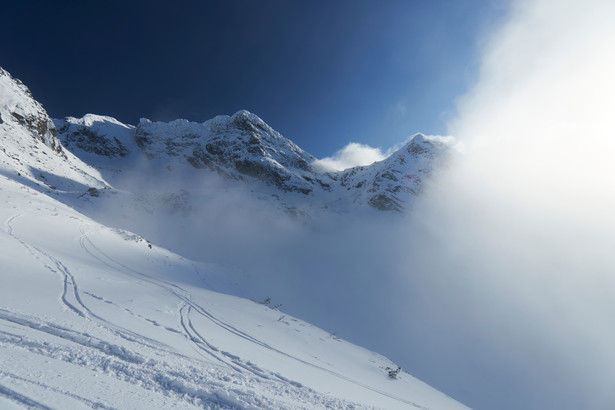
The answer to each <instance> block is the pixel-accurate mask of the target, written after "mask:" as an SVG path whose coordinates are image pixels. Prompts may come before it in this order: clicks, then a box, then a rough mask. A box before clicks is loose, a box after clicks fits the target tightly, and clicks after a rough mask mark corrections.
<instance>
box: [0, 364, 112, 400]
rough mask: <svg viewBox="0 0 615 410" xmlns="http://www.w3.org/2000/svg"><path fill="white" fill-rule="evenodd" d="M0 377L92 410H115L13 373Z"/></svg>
mask: <svg viewBox="0 0 615 410" xmlns="http://www.w3.org/2000/svg"><path fill="white" fill-rule="evenodd" d="M0 376H5V377H7V378H9V379H13V380H18V381H20V382H23V383H28V384H32V385H34V386H37V387H40V388H42V389H44V390H48V391H51V392H54V393H58V394H61V395H64V396H67V397H70V398H72V399H75V400H77V401H79V402H81V403H83V404H85V405H86V406H89V407H91V408H93V409H103V410H117V409H116V408H115V407H109V406H106V405H104V404H103V403H101V402H95V401H92V400H90V399H87V398H85V397H82V396H79V395H77V394H75V393H72V392H70V391H67V390H64V389H59V388H57V387H52V386H49V385H47V384H45V383H41V382H38V381H34V380H30V379H26V378H25V377H21V376H18V375H16V374H13V373H9V372H5V371H2V370H0Z"/></svg>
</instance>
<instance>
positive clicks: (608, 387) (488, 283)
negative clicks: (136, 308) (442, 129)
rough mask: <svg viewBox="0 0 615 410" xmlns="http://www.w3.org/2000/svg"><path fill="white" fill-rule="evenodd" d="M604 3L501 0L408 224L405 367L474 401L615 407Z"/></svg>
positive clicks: (612, 127)
mask: <svg viewBox="0 0 615 410" xmlns="http://www.w3.org/2000/svg"><path fill="white" fill-rule="evenodd" d="M614 16H615V3H613V2H609V1H589V2H583V3H580V2H574V1H551V0H538V1H516V2H513V3H512V4H511V8H510V13H509V17H508V19H507V20H506V21H505V22H504V23H503V24H502V25H501V26H500V27H498V28H497V29H496V30H495V31H494V32H493V33H491V35H490V37H489V41H487V42H486V43H485V45H484V49H483V52H482V55H481V66H480V72H479V76H478V80H477V82H476V84H475V85H474V86H473V87H472V88H471V90H470V92H469V93H468V94H467V95H465V96H463V97H462V98H460V99H459V101H458V115H457V117H456V118H455V119H454V120H453V121H452V122H451V123H450V127H449V133H450V134H451V135H454V136H455V137H456V138H457V139H458V141H460V142H461V144H462V146H463V154H462V155H459V156H457V157H456V160H455V161H454V162H453V164H452V165H451V166H450V168H448V169H447V170H446V171H445V172H443V173H441V174H440V175H439V176H438V178H437V181H435V182H434V183H432V184H431V185H430V189H429V190H427V192H426V193H425V195H423V196H422V197H421V198H420V199H419V203H418V204H417V206H416V209H415V210H414V212H413V213H412V216H411V222H409V223H408V226H407V232H408V236H409V237H412V238H417V237H419V238H421V244H420V248H419V249H416V248H415V250H414V251H411V252H409V255H408V257H407V260H406V262H405V266H406V270H407V274H406V275H405V276H403V278H404V279H403V280H402V281H401V283H403V285H400V286H405V287H406V288H407V289H408V295H412V296H411V297H409V298H411V299H413V300H412V302H410V303H409V304H408V306H407V312H408V317H407V321H406V323H407V325H406V326H404V327H402V329H404V334H405V337H404V339H405V340H409V341H410V346H409V350H412V351H413V352H414V353H415V354H416V355H417V356H418V357H417V358H414V359H411V363H412V366H414V368H417V369H420V371H421V372H422V374H421V376H423V379H424V380H425V381H427V382H428V383H432V384H433V385H434V386H435V387H437V388H440V389H441V390H443V391H445V392H447V393H448V394H450V395H452V396H453V397H455V398H457V399H458V400H460V401H462V402H463V403H465V404H467V405H469V406H471V407H474V408H485V409H487V408H499V409H504V408H509V409H519V408H525V409H529V408H535V409H539V408H543V409H544V408H558V409H566V408H571V409H572V408H592V409H594V408H595V409H604V408H614V407H615V391H614V390H613V389H612V380H613V378H614V377H615V352H614V351H613V347H612V346H614V345H615V327H613V325H612V322H613V315H614V314H615V299H613V297H612V292H613V290H614V289H615V253H614V252H613V250H614V249H615V229H614V228H615V226H614V225H615V218H614V217H613V209H615V208H614V206H615V180H614V179H615V162H613V159H612V158H613V152H614V148H615V140H614V137H615V116H614V115H613V113H615V101H614V100H615V80H614V77H613V73H615V48H614V47H613V39H615V26H613V24H612V19H613V17H614ZM425 372H427V373H429V374H427V373H425ZM445 373H448V374H445Z"/></svg>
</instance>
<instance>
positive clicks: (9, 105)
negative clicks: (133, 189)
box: [0, 68, 106, 192]
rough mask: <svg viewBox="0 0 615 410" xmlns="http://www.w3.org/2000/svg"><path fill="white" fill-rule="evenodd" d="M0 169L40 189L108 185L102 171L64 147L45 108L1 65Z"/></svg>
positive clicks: (83, 190) (62, 189)
mask: <svg viewBox="0 0 615 410" xmlns="http://www.w3.org/2000/svg"><path fill="white" fill-rule="evenodd" d="M0 144H1V146H0V149H1V151H0V173H2V174H3V175H10V176H11V177H12V178H17V179H19V180H21V181H23V182H24V183H27V184H28V185H30V186H32V187H34V188H36V189H37V190H48V191H50V192H51V191H54V192H58V191H64V192H67V191H68V192H85V191H86V190H87V189H88V188H89V187H95V188H103V187H105V186H106V183H105V182H104V180H103V178H102V177H101V175H100V173H99V172H98V171H96V170H95V169H94V168H92V167H90V166H88V165H86V164H85V163H83V162H82V161H81V160H79V159H78V158H77V157H75V156H74V155H73V154H72V153H70V152H69V151H66V150H64V149H63V148H62V145H61V144H60V140H59V139H58V137H57V130H56V127H55V125H54V123H53V122H52V121H51V119H50V118H49V116H48V115H47V112H46V111H45V109H44V108H43V107H42V106H41V104H40V103H38V102H37V101H36V100H34V98H32V94H31V93H30V91H29V90H28V88H27V87H26V86H25V85H24V84H22V83H21V81H19V80H17V79H14V78H13V77H11V75H10V74H9V73H7V72H6V71H5V70H3V69H2V68H0Z"/></svg>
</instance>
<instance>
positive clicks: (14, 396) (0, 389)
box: [0, 384, 52, 410]
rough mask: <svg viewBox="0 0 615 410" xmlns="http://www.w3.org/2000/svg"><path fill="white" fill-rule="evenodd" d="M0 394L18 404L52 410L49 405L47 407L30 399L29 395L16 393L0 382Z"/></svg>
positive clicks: (41, 409)
mask: <svg viewBox="0 0 615 410" xmlns="http://www.w3.org/2000/svg"><path fill="white" fill-rule="evenodd" d="M0 396H2V397H5V398H7V399H9V400H11V401H13V402H16V403H17V404H20V405H22V406H24V407H27V408H28V409H40V410H52V409H51V407H47V406H45V405H42V404H41V403H39V402H37V401H34V400H32V399H31V398H29V397H26V396H24V395H22V394H19V393H17V392H16V391H14V390H11V389H9V388H8V387H5V386H3V385H1V384H0Z"/></svg>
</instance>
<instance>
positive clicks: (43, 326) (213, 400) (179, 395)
mask: <svg viewBox="0 0 615 410" xmlns="http://www.w3.org/2000/svg"><path fill="white" fill-rule="evenodd" d="M3 322H4V323H3ZM7 323H8V324H9V325H10V324H17V325H20V326H18V327H17V328H15V329H16V330H21V329H24V328H29V329H31V330H35V331H39V332H43V333H45V334H47V335H50V336H53V337H57V338H59V339H60V340H62V341H68V342H75V343H77V344H80V345H81V346H82V347H83V348H75V347H72V346H71V345H70V344H68V345H67V344H66V343H63V344H56V343H53V342H49V341H38V340H35V339H30V338H28V337H26V336H22V335H18V334H16V333H12V332H9V331H3V330H0V343H1V344H2V346H3V348H4V349H21V350H26V351H29V352H31V353H33V354H37V355H42V356H44V357H48V358H51V359H56V360H61V361H64V362H66V363H70V364H74V365H77V366H79V367H82V368H87V369H89V370H91V371H95V372H101V373H104V374H106V375H109V376H112V377H114V378H115V379H118V380H121V381H123V382H127V383H130V384H133V385H136V386H139V387H140V388H143V389H146V390H149V391H152V392H155V393H159V394H162V395H164V396H169V393H170V397H171V398H172V400H174V401H175V403H176V404H180V407H183V406H182V403H183V405H184V406H185V405H191V406H198V407H202V408H216V409H237V408H242V409H258V408H280V407H284V405H283V404H282V403H279V402H275V401H273V400H272V399H269V398H267V397H265V396H262V395H259V394H257V393H255V392H254V391H251V392H250V391H245V390H242V389H238V388H237V387H236V386H237V383H238V384H240V385H250V386H253V387H256V388H257V389H258V387H257V386H258V385H261V386H262V387H264V388H265V389H266V390H268V391H270V392H273V393H274V395H275V396H278V395H279V394H280V393H281V392H284V393H285V394H290V395H292V396H293V397H294V399H295V400H297V401H302V402H304V403H306V404H307V405H308V406H307V407H311V406H316V407H322V408H348V407H352V406H349V404H350V403H348V402H346V401H344V400H340V399H334V398H330V397H322V396H319V395H318V394H317V393H316V392H315V391H313V390H312V389H306V388H299V387H297V386H293V385H291V386H288V385H280V383H273V382H272V381H269V380H257V379H254V378H248V377H246V376H244V375H238V374H233V375H232V377H229V374H228V371H222V370H221V368H219V367H211V366H202V365H199V366H198V367H195V363H194V359H191V358H187V357H178V360H179V361H180V362H179V363H177V365H175V366H173V367H170V366H169V365H168V364H167V363H166V361H163V362H160V361H156V360H154V359H149V360H145V359H144V358H143V357H141V356H135V354H134V353H130V352H128V351H127V350H126V349H124V348H123V347H121V346H117V345H110V344H108V343H106V342H105V341H102V340H100V339H97V338H95V337H93V336H91V335H89V334H87V333H80V332H76V331H73V330H70V329H66V328H64V327H61V326H58V325H55V324H53V323H51V322H44V321H40V320H37V319H35V318H32V317H28V316H26V315H23V314H19V313H15V312H11V311H8V310H6V309H0V326H3V327H9V328H10V329H13V327H11V326H5V325H6V324H7ZM3 374H4V375H6V376H8V377H9V378H14V379H17V380H21V381H24V382H27V383H32V384H35V385H37V386H39V387H42V388H45V389H48V390H51V391H54V392H55V393H60V394H66V395H67V397H70V398H72V399H75V400H79V401H82V402H83V403H84V404H88V405H91V406H92V407H95V406H96V405H98V407H100V408H109V407H107V406H105V405H104V404H102V403H98V402H94V401H92V400H89V399H86V398H83V397H80V396H77V395H74V394H72V393H69V392H65V391H64V390H61V389H58V388H55V387H51V386H47V385H45V384H43V383H40V382H37V381H32V380H28V379H24V378H23V377H20V376H17V375H11V374H6V372H3V371H0V375H3ZM0 387H1V386H0ZM229 392H230V393H231V394H232V396H231V394H229ZM0 395H3V396H5V397H7V398H10V399H11V400H13V401H17V402H19V404H22V405H24V406H26V407H29V408H47V407H45V406H43V405H40V403H37V402H35V401H34V400H31V399H29V398H28V397H25V396H23V395H20V394H19V393H16V392H14V391H12V390H10V389H5V390H2V389H0ZM295 405H296V404H295ZM307 407H305V408H307ZM359 407H360V406H359Z"/></svg>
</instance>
